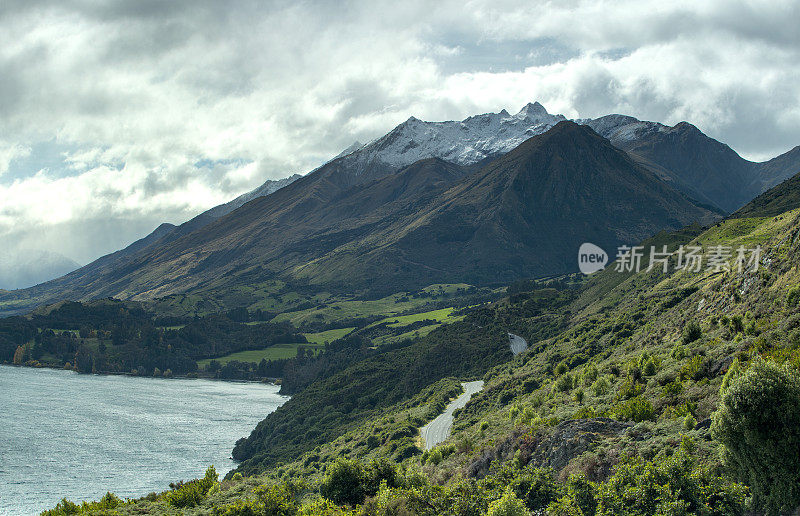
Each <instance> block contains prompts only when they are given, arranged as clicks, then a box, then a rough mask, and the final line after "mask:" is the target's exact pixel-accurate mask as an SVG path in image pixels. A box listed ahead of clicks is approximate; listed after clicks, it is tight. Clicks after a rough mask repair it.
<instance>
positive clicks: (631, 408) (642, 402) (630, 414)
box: [614, 396, 655, 423]
mask: <svg viewBox="0 0 800 516" xmlns="http://www.w3.org/2000/svg"><path fill="white" fill-rule="evenodd" d="M614 413H615V414H616V416H617V419H620V420H622V421H635V422H637V423H639V422H641V421H648V420H650V419H653V416H654V415H655V411H654V410H653V405H652V404H651V403H650V400H648V399H647V398H644V397H642V396H636V397H635V398H631V399H629V400H627V401H625V402H623V403H620V404H618V405H617V406H616V407H615V408H614Z"/></svg>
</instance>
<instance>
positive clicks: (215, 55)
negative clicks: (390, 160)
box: [0, 0, 800, 287]
mask: <svg viewBox="0 0 800 516" xmlns="http://www.w3.org/2000/svg"><path fill="white" fill-rule="evenodd" d="M397 3H398V2H387V3H386V4H383V5H381V3H380V2H376V1H374V0H370V1H364V2H345V3H340V2H333V1H331V2H326V1H319V2H302V1H287V2H247V1H225V2H223V1H219V2H211V1H201V0H186V1H168V2H167V1H165V2H160V1H153V0H135V1H133V0H132V1H127V2H111V1H109V2H102V1H94V0H84V1H77V0H75V1H70V0H52V1H36V0H20V1H14V0H4V1H3V2H2V3H0V250H2V251H9V250H15V249H34V248H35V249H45V250H48V251H53V252H58V253H60V254H63V255H65V256H67V257H69V258H71V259H73V260H76V261H77V262H79V263H81V264H83V263H87V262H89V261H91V260H92V259H94V258H96V257H98V256H100V255H101V254H104V253H107V252H110V251H113V250H115V249H118V248H120V247H123V246H124V245H126V244H128V243H130V242H131V241H133V240H134V239H136V238H138V237H141V236H143V235H144V234H146V233H148V232H150V231H151V230H152V229H153V228H154V227H155V226H157V225H158V224H159V223H160V222H162V221H168V222H173V223H180V222H183V221H185V220H186V219H188V218H190V217H191V216H193V215H195V214H197V213H199V212H200V211H203V210H204V209H207V208H209V207H211V206H214V205H216V204H219V203H221V202H224V201H227V200H230V199H231V198H233V197H235V196H236V195H238V194H240V193H242V192H244V191H247V190H249V189H252V188H253V187H255V186H257V185H259V184H261V183H262V182H263V181H264V180H266V179H270V178H280V177H285V176H287V175H290V174H293V173H295V172H301V173H303V172H307V171H309V170H310V169H312V168H314V167H315V166H317V165H319V164H320V163H322V162H324V161H325V160H327V159H328V158H330V157H332V156H333V155H335V154H337V153H338V152H340V151H341V150H342V149H343V148H345V147H347V146H348V145H350V144H351V143H352V142H353V141H354V140H360V141H368V140H370V139H372V138H375V137H377V136H380V135H382V134H384V133H385V132H387V131H388V130H390V129H391V128H392V127H393V126H394V125H396V124H397V123H399V122H401V121H403V120H405V119H407V118H408V117H409V116H410V115H414V116H416V117H418V118H421V119H425V120H444V119H461V118H464V117H466V116H468V115H471V114H476V113H481V112H488V111H499V110H501V109H503V108H507V109H508V110H509V111H512V112H513V111H516V110H518V109H519V108H520V107H522V105H524V104H525V103H527V102H529V101H534V100H538V101H540V102H541V103H542V104H544V105H545V107H547V109H548V110H549V111H550V112H555V113H562V114H564V115H566V116H567V117H595V116H600V115H604V114H608V113H613V112H616V113H625V114H630V115H633V116H636V117H638V118H642V119H648V120H656V121H661V122H664V123H668V124H674V123H677V122H679V121H681V120H688V121H690V122H692V123H694V124H695V125H697V126H699V127H700V128H701V129H702V130H703V131H705V132H706V133H708V134H710V135H711V136H713V137H715V138H718V139H720V140H722V141H724V142H726V143H728V144H729V145H731V147H733V148H734V149H735V150H737V151H738V152H739V153H741V154H742V155H743V156H745V157H748V158H750V159H755V160H762V159H766V158H769V157H772V156H774V155H777V154H780V153H782V152H785V151H787V150H789V149H790V148H792V147H794V146H796V145H798V144H800V29H798V25H797V20H800V5H799V4H800V3H799V2H795V1H792V0H785V1H780V0H778V1H775V0H773V1H764V2H757V1H740V2H737V1H731V0H728V1H713V0H709V1H703V2H698V1H696V0H691V1H669V2H665V1H663V0H656V1H648V0H635V1H618V2H598V1H586V2H581V1H568V0H560V1H553V2H534V1H524V2H523V1H516V2H504V1H498V0H486V1H468V2H464V1H463V0H459V1H455V2H448V1H437V2H414V1H406V2H402V3H401V4H402V6H400V7H398V6H397V5H395V4H397ZM23 255H24V253H23ZM0 263H2V262H0ZM0 287H2V285H0Z"/></svg>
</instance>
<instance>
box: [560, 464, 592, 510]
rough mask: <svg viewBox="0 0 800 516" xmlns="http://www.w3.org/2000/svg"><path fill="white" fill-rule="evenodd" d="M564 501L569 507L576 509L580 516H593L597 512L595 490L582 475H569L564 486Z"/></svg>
mask: <svg viewBox="0 0 800 516" xmlns="http://www.w3.org/2000/svg"><path fill="white" fill-rule="evenodd" d="M565 498H566V499H568V500H569V501H570V503H569V505H570V506H573V507H576V508H578V509H579V510H580V512H577V511H575V514H580V515H581V516H594V514H595V512H596V511H597V498H596V488H595V486H594V485H593V484H592V483H591V482H589V481H588V480H587V479H586V477H585V476H584V475H582V474H578V475H570V477H569V480H567V485H566V496H565Z"/></svg>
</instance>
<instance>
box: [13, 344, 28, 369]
mask: <svg viewBox="0 0 800 516" xmlns="http://www.w3.org/2000/svg"><path fill="white" fill-rule="evenodd" d="M24 359H25V348H23V347H22V346H17V350H16V351H14V365H21V364H22V362H23V360H24Z"/></svg>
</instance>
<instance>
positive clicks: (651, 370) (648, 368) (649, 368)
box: [642, 358, 656, 376]
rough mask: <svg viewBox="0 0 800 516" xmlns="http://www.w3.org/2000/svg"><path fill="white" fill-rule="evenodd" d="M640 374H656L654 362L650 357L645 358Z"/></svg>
mask: <svg viewBox="0 0 800 516" xmlns="http://www.w3.org/2000/svg"><path fill="white" fill-rule="evenodd" d="M642 374H643V375H645V376H653V375H654V374H656V363H655V361H654V360H653V359H652V358H649V359H647V362H645V363H644V367H643V368H642Z"/></svg>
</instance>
